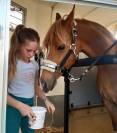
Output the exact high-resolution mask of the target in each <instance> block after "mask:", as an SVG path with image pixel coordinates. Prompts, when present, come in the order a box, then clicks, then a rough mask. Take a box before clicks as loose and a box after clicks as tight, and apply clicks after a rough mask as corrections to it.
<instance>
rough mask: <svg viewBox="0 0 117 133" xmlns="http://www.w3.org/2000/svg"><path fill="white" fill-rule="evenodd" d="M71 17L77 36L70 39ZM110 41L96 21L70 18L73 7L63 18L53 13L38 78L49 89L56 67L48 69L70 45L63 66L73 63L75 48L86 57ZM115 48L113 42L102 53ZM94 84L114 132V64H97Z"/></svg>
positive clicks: (116, 85)
mask: <svg viewBox="0 0 117 133" xmlns="http://www.w3.org/2000/svg"><path fill="white" fill-rule="evenodd" d="M74 21H75V22H76V24H75V27H76V30H77V32H78V36H75V41H74V42H73V37H72V31H73V25H74ZM114 41H115V39H114V38H113V36H112V35H111V33H110V32H109V31H108V30H107V29H106V28H104V27H103V26H101V25H100V24H97V23H95V22H92V21H88V20H85V19H75V20H74V7H73V9H72V11H71V12H70V13H69V15H68V16H66V18H61V16H60V15H59V14H57V16H56V21H55V22H54V23H53V25H52V26H51V27H50V29H49V30H48V32H47V34H46V36H45V39H44V47H45V48H46V49H47V56H46V61H45V63H46V66H45V67H43V69H44V70H43V71H42V75H41V81H42V85H43V86H44V88H45V89H46V91H49V90H52V89H53V87H54V86H55V84H56V80H57V78H58V77H59V76H60V73H59V72H58V71H53V70H50V69H51V68H53V67H54V66H55V67H56V65H57V66H59V65H60V64H61V61H62V60H63V59H64V57H65V56H66V54H68V51H69V49H70V48H71V47H73V48H72V49H74V50H73V52H71V53H70V54H69V57H68V58H67V60H65V62H64V65H63V66H64V68H67V69H69V68H70V67H72V65H73V64H74V63H75V61H76V57H78V54H79V52H84V53H85V54H86V55H88V56H89V57H96V56H100V55H102V53H103V52H104V51H105V50H106V49H107V48H108V47H110V46H111V45H112V44H113V42H114ZM72 42H73V43H75V47H74V44H73V45H72V46H71V44H72ZM116 52H117V47H116V46H114V47H112V49H110V50H109V51H108V53H106V54H109V55H114V54H116ZM52 65H53V66H52ZM47 66H49V69H46V67H47ZM97 88H98V89H99V92H100V94H101V96H102V99H103V101H104V105H105V106H106V108H107V109H108V111H109V113H110V116H111V118H112V124H113V128H114V131H115V132H117V65H115V64H114V65H99V66H97Z"/></svg>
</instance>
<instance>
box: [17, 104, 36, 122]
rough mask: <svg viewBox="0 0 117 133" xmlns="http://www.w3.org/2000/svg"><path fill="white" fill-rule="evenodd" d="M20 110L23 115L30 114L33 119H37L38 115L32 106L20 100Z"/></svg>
mask: <svg viewBox="0 0 117 133" xmlns="http://www.w3.org/2000/svg"><path fill="white" fill-rule="evenodd" d="M18 110H19V111H20V113H21V115H22V116H28V117H29V119H30V120H31V121H35V119H36V116H35V113H33V111H32V109H31V107H30V106H28V105H26V104H24V103H21V102H20V103H19V106H18Z"/></svg>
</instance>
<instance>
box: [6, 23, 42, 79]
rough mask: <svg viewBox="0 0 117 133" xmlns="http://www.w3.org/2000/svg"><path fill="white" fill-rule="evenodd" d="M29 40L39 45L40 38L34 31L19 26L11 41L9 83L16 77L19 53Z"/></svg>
mask: <svg viewBox="0 0 117 133" xmlns="http://www.w3.org/2000/svg"><path fill="white" fill-rule="evenodd" d="M27 40H29V41H36V42H37V43H39V42H40V37H39V35H38V33H37V32H36V31H35V30H34V29H32V28H26V27H25V26H24V25H18V26H17V27H16V29H15V31H14V33H13V35H12V37H11V40H10V50H9V69H8V81H10V80H11V79H12V78H13V77H14V75H15V72H16V65H17V52H18V50H19V49H20V48H21V46H22V45H24V44H25V42H26V41H27Z"/></svg>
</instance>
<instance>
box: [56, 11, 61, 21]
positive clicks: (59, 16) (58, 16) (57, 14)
mask: <svg viewBox="0 0 117 133" xmlns="http://www.w3.org/2000/svg"><path fill="white" fill-rule="evenodd" d="M59 19H61V15H60V14H59V13H56V21H57V20H59Z"/></svg>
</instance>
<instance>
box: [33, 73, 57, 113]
mask: <svg viewBox="0 0 117 133" xmlns="http://www.w3.org/2000/svg"><path fill="white" fill-rule="evenodd" d="M35 94H36V96H38V97H40V98H41V99H42V100H43V101H44V103H45V105H46V107H47V109H48V112H52V113H54V111H55V106H54V105H53V104H52V103H51V102H50V101H49V99H48V98H47V97H46V95H45V93H44V92H43V91H42V88H40V85H39V83H38V76H36V79H35Z"/></svg>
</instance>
